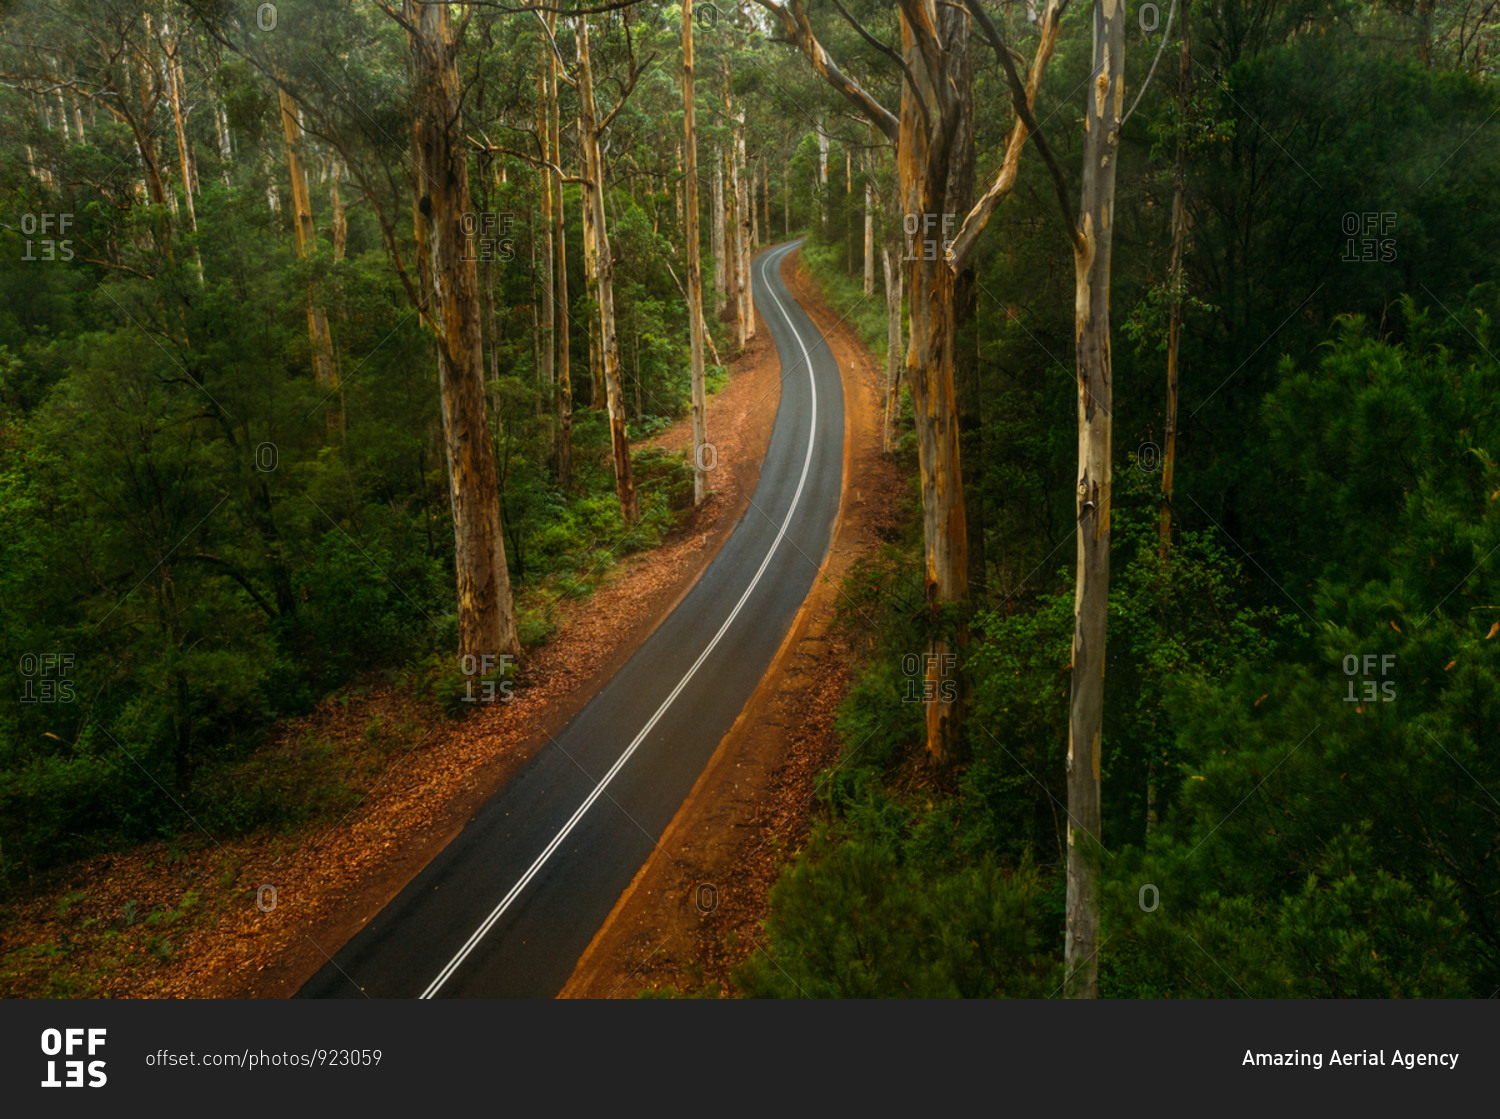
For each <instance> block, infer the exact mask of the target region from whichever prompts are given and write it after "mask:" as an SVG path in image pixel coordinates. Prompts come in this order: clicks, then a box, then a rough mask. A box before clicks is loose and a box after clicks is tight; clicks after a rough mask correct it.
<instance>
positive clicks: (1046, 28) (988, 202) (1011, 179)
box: [948, 0, 1079, 271]
mask: <svg viewBox="0 0 1500 1119" xmlns="http://www.w3.org/2000/svg"><path fill="white" fill-rule="evenodd" d="M965 3H966V5H967V7H968V9H969V11H970V13H971V14H972V15H973V16H974V19H975V21H976V22H977V23H978V24H979V27H980V30H981V31H983V33H984V36H985V38H986V39H987V40H988V41H989V44H990V46H991V47H993V48H994V50H995V53H996V54H997V55H999V57H1000V65H1001V66H1002V67H1003V68H1004V70H1005V78H1006V83H1007V84H1008V85H1009V87H1010V95H1011V102H1012V104H1013V106H1014V108H1015V110H1016V123H1015V124H1014V125H1012V126H1011V130H1010V135H1009V136H1008V137H1007V138H1006V143H1005V159H1004V161H1003V162H1002V163H1001V165H1000V170H999V171H998V172H997V173H996V175H995V181H994V182H993V183H991V184H990V188H989V190H987V191H985V193H984V196H983V197H982V198H980V199H979V201H978V202H976V203H975V204H974V208H973V209H972V210H970V211H969V214H968V216H967V217H965V218H964V222H963V225H962V226H960V227H959V230H958V235H957V236H956V237H954V239H953V244H952V245H951V246H950V247H949V250H948V263H949V265H950V266H951V267H952V268H953V269H954V271H957V270H958V269H959V268H960V267H961V266H962V265H963V262H964V260H965V259H966V258H967V257H968V255H969V253H970V252H972V251H973V248H974V243H975V241H976V240H978V238H979V234H980V232H981V231H982V230H983V229H984V227H985V225H986V224H988V222H989V220H990V215H991V214H993V213H994V211H995V207H996V206H998V205H999V204H1000V202H1001V201H1002V200H1003V199H1004V198H1005V197H1006V196H1007V195H1008V194H1010V192H1011V189H1012V188H1013V187H1014V186H1015V182H1016V173H1017V171H1018V169H1019V167H1020V163H1021V149H1022V148H1023V147H1024V146H1025V144H1026V139H1027V137H1028V136H1033V137H1035V139H1036V148H1037V151H1038V152H1039V153H1041V156H1042V159H1043V161H1044V162H1045V163H1046V164H1047V170H1048V171H1049V172H1050V173H1051V175H1052V185H1053V189H1054V190H1055V191H1056V192H1057V202H1058V206H1059V208H1060V209H1061V210H1062V214H1063V228H1064V229H1065V230H1066V231H1067V234H1068V241H1069V243H1070V244H1072V245H1074V246H1076V245H1077V244H1078V239H1079V238H1078V220H1077V217H1076V215H1075V214H1074V206H1073V201H1072V197H1071V194H1070V192H1069V190H1068V181H1067V179H1066V178H1065V177H1064V175H1063V173H1062V168H1061V167H1059V166H1058V164H1057V159H1056V158H1055V157H1054V156H1053V154H1052V149H1051V148H1049V147H1048V146H1047V141H1046V137H1044V136H1043V135H1042V131H1041V127H1040V126H1039V125H1038V124H1037V122H1036V117H1035V116H1034V115H1033V114H1032V111H1031V109H1032V106H1033V105H1034V104H1035V103H1036V93H1037V89H1038V87H1039V86H1040V85H1041V81H1042V74H1043V73H1044V72H1045V71H1046V69H1047V62H1048V60H1049V59H1050V58H1051V57H1052V51H1053V49H1054V48H1055V47H1056V45H1057V33H1058V25H1059V24H1060V23H1061V22H1062V6H1061V5H1060V4H1059V3H1058V0H1047V7H1046V9H1045V10H1044V11H1043V12H1042V18H1041V29H1042V37H1041V39H1040V41H1039V42H1038V43H1037V48H1036V54H1035V55H1034V56H1033V57H1032V60H1031V69H1030V72H1029V73H1028V74H1027V78H1026V84H1025V85H1024V86H1023V85H1022V84H1021V78H1020V75H1019V74H1017V73H1016V67H1015V63H1014V62H1013V61H1012V60H1011V55H1010V48H1009V47H1007V46H1006V44H1005V40H1004V39H1003V38H1001V36H1000V31H999V29H998V28H997V27H996V26H995V24H994V22H993V21H992V20H991V19H990V17H989V15H988V14H987V13H986V12H985V10H984V9H983V8H982V7H980V5H979V0H965Z"/></svg>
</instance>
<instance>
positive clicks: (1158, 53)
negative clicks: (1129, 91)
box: [1120, 0, 1177, 132]
mask: <svg viewBox="0 0 1500 1119" xmlns="http://www.w3.org/2000/svg"><path fill="white" fill-rule="evenodd" d="M1176 14H1177V0H1172V6H1171V7H1170V8H1168V9H1167V29H1166V30H1165V31H1163V32H1162V33H1161V46H1159V47H1157V48H1156V57H1155V58H1153V59H1152V60H1151V69H1149V70H1147V71H1146V80H1145V81H1143V82H1142V83H1141V88H1140V92H1138V93H1137V94H1136V95H1135V100H1134V101H1132V102H1131V103H1130V108H1129V109H1127V110H1126V111H1125V115H1124V116H1123V117H1121V118H1120V130H1121V131H1122V132H1123V131H1124V129H1125V122H1126V121H1127V120H1129V119H1130V114H1131V113H1133V112H1135V107H1136V106H1137V105H1139V104H1140V103H1141V98H1142V97H1144V96H1145V95H1146V87H1147V86H1149V85H1150V84H1151V78H1152V75H1154V74H1155V73H1156V64H1157V63H1158V62H1160V61H1161V55H1162V52H1163V51H1164V50H1166V49H1167V40H1168V39H1170V38H1171V37H1172V17H1173V16H1175V15H1176Z"/></svg>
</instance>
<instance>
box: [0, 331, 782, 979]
mask: <svg viewBox="0 0 1500 1119" xmlns="http://www.w3.org/2000/svg"><path fill="white" fill-rule="evenodd" d="M778 372H779V369H778V362H777V358H776V350H775V346H774V345H773V344H772V342H771V339H770V334H769V332H768V331H767V330H766V329H765V328H764V324H763V323H762V324H761V325H760V328H759V329H758V331H757V334H756V336H755V338H754V339H753V340H752V342H751V344H750V346H749V347H748V348H747V350H746V352H745V353H744V354H743V355H741V356H740V357H739V358H738V359H737V360H735V361H734V362H733V365H732V367H731V371H730V379H729V381H728V384H727V385H725V386H724V387H723V388H722V389H721V390H720V391H719V392H718V393H716V394H714V395H713V396H712V397H710V398H709V402H708V412H707V422H708V429H709V432H710V438H711V441H712V442H713V443H714V444H715V445H716V447H717V448H718V467H717V469H716V470H715V472H714V475H713V482H712V484H713V486H714V492H713V494H712V496H711V497H710V499H709V500H708V501H706V502H705V503H704V504H703V505H702V506H700V507H699V508H698V509H696V510H692V511H690V512H689V513H687V514H686V517H685V519H684V520H683V522H682V523H681V525H680V526H679V527H678V528H677V529H676V530H674V531H673V532H672V533H671V534H669V535H668V536H667V538H666V539H665V540H664V542H663V543H662V545H661V546H660V547H658V548H655V549H652V550H648V551H642V552H639V553H637V554H634V555H631V556H629V557H626V558H623V559H621V560H620V561H619V562H618V565H617V566H616V567H615V569H614V570H613V571H612V572H611V573H610V575H609V576H608V577H607V578H605V579H604V580H603V581H602V582H601V584H600V585H599V586H598V587H597V588H596V589H595V590H594V591H593V593H592V594H591V595H588V596H586V597H581V598H577V599H573V600H571V601H568V600H565V601H563V602H562V603H560V604H559V605H558V606H557V607H556V608H555V609H556V612H555V614H554V616H553V618H552V620H553V621H555V622H556V631H555V632H554V633H553V635H552V637H551V638H550V639H549V640H548V641H547V642H546V643H545V644H543V645H541V646H539V647H537V648H535V649H533V650H530V651H529V652H528V654H527V655H526V656H525V657H524V658H523V661H522V664H521V666H520V667H521V672H520V676H519V679H518V682H517V684H516V686H515V689H514V693H513V696H512V697H511V698H510V700H509V701H507V702H498V703H494V704H480V705H476V709H475V710H474V711H473V712H472V713H470V714H468V715H467V717H463V718H458V719H447V718H445V717H443V715H442V714H441V712H440V711H439V710H438V708H437V706H436V704H435V703H434V702H432V701H431V700H424V699H421V698H419V696H418V694H417V690H416V688H415V687H414V686H413V685H411V684H396V683H389V682H386V681H384V680H382V679H372V680H369V681H366V682H364V683H363V684H361V685H358V686H353V687H347V688H343V689H340V691H339V692H338V693H336V694H335V695H333V696H330V697H328V698H327V699H326V700H325V701H324V702H323V703H321V704H320V705H319V707H318V708H317V709H316V710H315V711H314V712H312V713H311V714H310V715H308V716H306V717H304V718H299V719H292V720H286V721H284V722H282V723H279V724H277V725H276V726H275V727H274V728H273V729H272V731H271V733H270V734H269V735H268V737H267V740H266V742H265V743H264V745H262V746H261V747H260V749H259V750H257V751H256V753H255V755H254V756H253V757H252V758H251V759H250V760H249V761H248V762H247V763H246V767H247V770H246V771H247V773H248V772H251V771H253V772H255V773H258V774H261V775H264V774H267V773H270V774H271V775H272V777H273V778H274V779H275V783H276V785H277V787H278V788H282V789H284V790H285V793H286V795H288V796H300V795H308V796H309V799H310V800H311V801H313V802H314V803H316V801H317V797H318V794H319V791H320V790H319V788H318V784H319V782H321V783H322V785H323V786H327V785H328V783H329V775H330V774H334V775H335V776H336V777H337V781H336V782H334V783H335V784H336V785H337V786H338V787H337V789H336V790H335V792H336V793H337V795H338V797H341V798H342V801H339V800H338V799H337V797H336V798H335V802H336V803H340V804H341V806H342V804H343V803H346V802H348V801H354V803H353V805H352V807H349V808H348V809H347V811H345V812H344V814H343V816H342V818H335V817H336V814H333V813H329V812H327V811H312V812H311V813H310V814H309V819H308V820H307V822H306V823H304V824H300V825H297V826H295V827H290V828H288V827H283V828H278V829H270V828H264V829H260V830H257V831H251V832H249V833H246V834H241V835H234V836H213V835H209V834H208V833H207V832H205V831H204V830H203V829H202V828H201V827H198V826H196V824H197V821H195V820H190V819H188V818H185V819H184V821H183V824H184V830H183V832H182V833H180V834H179V836H177V837H176V838H174V839H171V840H162V841H157V842H152V843H147V844H142V845H139V846H136V847H133V848H130V849H128V850H124V851H118V852H112V853H106V854H100V855H97V856H94V857H91V858H88V859H86V860H83V861H80V862H77V863H74V864H72V865H70V866H67V867H64V868H61V869H60V870H58V871H56V872H53V873H52V874H49V875H48V876H46V877H45V878H39V879H38V881H37V882H36V883H34V884H33V886H32V887H31V889H29V890H28V891H26V892H24V893H23V894H22V895H21V896H19V897H17V898H14V899H12V901H11V902H10V903H9V904H8V905H6V906H4V907H3V908H0V996H5V997H75V998H77V997H113V998H121V997H195V998H214V997H284V996H288V995H291V994H293V993H294V992H296V990H297V989H298V988H299V987H300V986H301V985H302V984H303V982H305V981H306V979H307V978H308V977H309V976H310V975H312V974H313V972H315V971H316V970H317V969H318V968H319V967H321V966H322V964H323V963H324V961H325V960H326V959H327V958H330V957H331V956H332V955H333V953H334V952H335V951H337V949H338V948H339V947H341V946H342V945H343V944H344V943H345V942H346V941H347V940H348V939H349V938H350V937H351V936H353V935H354V933H356V932H357V931H358V930H359V929H360V928H361V927H363V925H364V924H365V923H366V922H367V921H368V920H369V919H370V918H371V917H373V916H374V915H375V914H376V913H378V912H379V911H380V909H381V908H382V907H383V906H384V905H385V904H386V903H387V902H388V901H390V899H392V898H393V897H395V896H396V894H397V893H399V892H400V890H401V889H402V888H403V887H404V886H405V885H406V883H407V882H408V881H410V880H411V878H412V877H413V876H414V875H416V873H417V872H418V871H420V870H421V868H422V867H424V866H425V865H426V864H427V863H428V862H429V861H430V860H431V859H432V858H433V857H434V856H435V855H436V854H437V853H438V852H440V851H441V850H442V849H443V848H444V847H445V846H446V845H447V844H448V842H449V841H450V840H452V838H453V837H454V836H455V835H457V834H458V832H459V831H460V830H461V829H462V828H463V825H464V823H465V822H466V821H467V820H468V819H469V817H470V816H471V815H472V814H473V812H474V811H475V810H476V809H477V808H478V807H479V806H480V805H482V804H483V803H484V802H485V801H486V800H487V799H488V798H489V797H490V796H491V795H493V794H494V792H495V791H496V790H497V789H499V788H500V787H501V786H503V785H504V783H505V782H506V781H507V780H508V779H509V778H510V777H511V776H512V775H513V774H514V773H515V772H516V771H517V770H518V769H519V768H520V766H521V765H522V764H523V763H524V762H525V761H526V760H527V759H528V758H530V757H531V756H532V755H533V754H534V753H535V752H536V751H537V750H538V749H539V748H540V747H541V746H542V745H543V744H545V743H546V741H547V736H548V734H551V733H555V732H556V731H558V730H559V729H560V728H561V727H562V726H563V725H564V724H565V723H566V722H567V721H568V719H569V718H571V717H572V716H573V715H574V714H575V713H576V712H577V711H579V710H580V709H581V708H582V707H583V706H584V705H585V704H586V703H587V702H588V701H589V699H591V698H592V697H593V695H594V694H595V693H596V692H597V691H598V689H599V688H600V687H601V686H602V685H603V684H604V683H605V682H606V681H607V680H609V678H610V677H611V676H612V675H613V674H614V672H615V671H616V670H617V669H618V668H619V667H620V666H621V665H622V664H624V663H625V661H626V660H628V659H629V657H630V655H631V654H632V653H633V652H634V651H635V650H636V649H637V648H638V647H639V646H640V644H641V642H643V641H644V640H645V638H646V637H647V636H649V634H650V633H651V632H652V631H653V630H654V629H655V628H656V626H657V625H658V624H659V623H660V622H661V621H662V620H663V619H664V618H666V617H667V615H668V614H670V613H671V611H672V609H673V608H674V607H675V606H676V605H677V603H678V602H680V601H681V600H682V598H683V597H684V596H685V595H686V594H687V592H688V590H689V589H690V588H691V587H692V585H693V583H694V582H695V581H696V580H697V578H698V577H699V575H700V574H701V573H702V572H703V570H704V569H705V568H706V567H707V566H708V563H709V561H711V560H712V559H713V557H714V555H715V554H716V553H717V552H718V550H719V547H720V545H722V544H723V542H724V540H725V539H727V538H728V536H729V533H730V532H731V531H732V530H733V528H734V526H735V524H736V523H737V522H738V521H739V519H740V517H741V515H742V514H743V513H744V512H745V510H746V509H747V508H748V505H749V498H750V495H751V493H752V492H753V491H754V489H755V484H756V481H757V479H758V477H759V474H760V463H761V461H762V459H763V458H764V455H765V450H766V446H767V444H768V442H769V440H770V434H771V428H772V426H773V423H774V420H775V416H776V407H777V404H778V402H779V400H780V388H781V386H780V381H779V378H778ZM690 443H691V420H690V419H689V418H684V419H683V420H680V421H678V422H677V423H676V424H674V425H673V426H672V427H671V428H669V429H668V430H666V431H664V432H663V433H661V434H660V435H659V436H657V437H656V438H655V439H654V440H650V441H648V442H646V443H645V444H643V445H644V446H650V445H653V444H655V445H660V446H663V447H666V448H668V449H673V450H676V449H681V448H683V447H686V446H688V445H690ZM356 796H358V800H357V801H355V797H356ZM323 799H327V798H326V797H324V798H323Z"/></svg>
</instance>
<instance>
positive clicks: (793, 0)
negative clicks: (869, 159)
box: [756, 0, 901, 144]
mask: <svg viewBox="0 0 1500 1119" xmlns="http://www.w3.org/2000/svg"><path fill="white" fill-rule="evenodd" d="M756 2H757V3H759V4H760V6H761V7H762V8H764V9H765V10H766V11H768V12H770V13H771V15H772V16H773V17H775V19H776V20H777V21H778V22H779V23H780V24H781V26H782V29H783V30H784V31H785V32H786V34H787V40H786V41H787V42H788V43H790V44H791V45H793V46H795V47H796V48H797V49H798V50H800V51H801V52H802V53H803V54H805V55H806V56H807V58H808V61H810V62H811V63H812V65H813V69H814V70H816V71H817V72H818V74H819V75H820V76H821V77H822V78H823V80H824V81H826V82H827V83H828V84H829V85H831V86H832V87H833V88H834V89H836V90H838V92H840V93H842V94H843V95H844V97H845V98H846V99H848V100H849V101H850V102H851V103H852V104H853V105H854V107H855V108H856V109H858V110H859V111H860V113H861V114H862V115H863V116H864V117H865V119H866V120H868V121H869V122H870V123H871V124H873V125H875V127H876V128H878V129H880V131H881V132H883V133H885V135H886V138H887V139H889V140H890V142H891V143H893V144H894V143H897V142H898V140H899V139H900V136H901V122H900V121H899V120H898V119H897V118H896V115H895V114H894V113H892V112H891V111H890V110H889V109H887V108H886V107H885V106H883V105H881V104H880V102H878V101H876V100H875V98H874V97H872V96H871V95H870V93H869V92H868V91H867V90H866V89H865V88H864V86H862V85H860V84H859V82H857V81H855V80H854V79H853V78H851V77H850V76H849V75H848V74H845V73H844V72H843V71H842V70H840V69H839V68H838V65H837V64H836V63H835V62H834V61H833V59H832V58H831V57H829V54H828V52H827V51H826V50H824V49H823V44H822V43H820V42H818V37H817V35H815V34H814V33H813V29H812V24H811V23H809V22H808V19H807V13H806V12H805V11H804V10H803V8H802V4H801V0H787V2H786V3H781V2H780V0H756Z"/></svg>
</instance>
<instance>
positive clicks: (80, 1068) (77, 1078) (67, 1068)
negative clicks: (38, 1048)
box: [42, 1028, 109, 1088]
mask: <svg viewBox="0 0 1500 1119" xmlns="http://www.w3.org/2000/svg"><path fill="white" fill-rule="evenodd" d="M105 1033H106V1031H105V1030H104V1029H102V1028H94V1029H88V1030H82V1029H77V1028H74V1029H67V1030H52V1029H48V1030H43V1031H42V1055H43V1056H45V1057H48V1058H53V1059H51V1060H48V1062H47V1079H46V1080H43V1081H42V1087H43V1088H102V1087H104V1085H105V1084H106V1083H108V1082H109V1078H108V1077H107V1076H105V1075H104V1062H103V1061H102V1060H100V1061H87V1062H85V1061H84V1059H83V1055H84V1054H85V1052H87V1055H88V1056H90V1057H93V1056H96V1055H97V1054H98V1052H99V1050H100V1049H102V1048H103V1047H104V1035H105ZM85 1035H86V1036H87V1040H85ZM74 1054H77V1056H76V1057H75V1056H74ZM59 1056H63V1057H69V1058H72V1059H71V1060H65V1061H58V1060H56V1059H55V1058H57V1057H59ZM58 1065H62V1073H63V1079H61V1080H59V1079H58V1078H57V1066H58ZM85 1074H87V1076H88V1080H87V1082H85V1081H84V1075H85Z"/></svg>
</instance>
